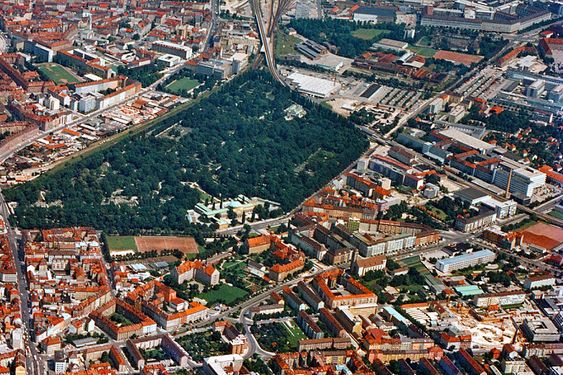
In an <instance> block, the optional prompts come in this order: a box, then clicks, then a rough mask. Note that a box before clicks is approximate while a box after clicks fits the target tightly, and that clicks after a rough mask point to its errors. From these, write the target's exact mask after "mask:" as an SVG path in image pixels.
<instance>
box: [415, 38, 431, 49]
mask: <svg viewBox="0 0 563 375" xmlns="http://www.w3.org/2000/svg"><path fill="white" fill-rule="evenodd" d="M416 44H417V45H419V46H423V47H430V46H431V45H432V41H431V40H430V38H429V37H427V36H423V37H422V38H420V40H419V41H418V42H416Z"/></svg>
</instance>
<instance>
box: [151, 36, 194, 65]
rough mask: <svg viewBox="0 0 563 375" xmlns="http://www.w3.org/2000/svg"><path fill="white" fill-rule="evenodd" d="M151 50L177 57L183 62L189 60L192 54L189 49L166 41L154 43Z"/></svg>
mask: <svg viewBox="0 0 563 375" xmlns="http://www.w3.org/2000/svg"><path fill="white" fill-rule="evenodd" d="M152 49H153V51H157V52H161V53H166V54H169V55H174V56H178V57H180V58H182V59H184V60H188V59H190V58H191V57H192V54H193V52H192V48H191V47H188V46H183V45H181V44H177V43H171V42H167V41H159V42H154V43H153V44H152Z"/></svg>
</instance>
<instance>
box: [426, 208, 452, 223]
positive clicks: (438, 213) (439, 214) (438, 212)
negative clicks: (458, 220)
mask: <svg viewBox="0 0 563 375" xmlns="http://www.w3.org/2000/svg"><path fill="white" fill-rule="evenodd" d="M425 207H426V209H427V210H428V211H431V212H432V213H433V214H435V215H436V217H437V218H438V219H439V220H441V221H445V220H446V219H447V218H448V215H447V214H446V213H445V212H444V211H442V210H441V209H439V208H438V207H434V206H432V205H428V204H427V205H426V206H425Z"/></svg>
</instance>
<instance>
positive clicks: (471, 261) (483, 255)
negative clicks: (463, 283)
mask: <svg viewBox="0 0 563 375" xmlns="http://www.w3.org/2000/svg"><path fill="white" fill-rule="evenodd" d="M495 258H496V254H495V253H493V252H492V251H491V250H480V251H476V252H474V253H467V254H462V255H458V256H455V257H451V258H446V259H440V260H439V261H438V262H436V268H437V269H438V270H439V271H441V272H444V273H450V272H452V271H456V270H461V269H464V268H468V267H473V266H477V265H479V264H485V263H490V262H492V261H494V260H495Z"/></svg>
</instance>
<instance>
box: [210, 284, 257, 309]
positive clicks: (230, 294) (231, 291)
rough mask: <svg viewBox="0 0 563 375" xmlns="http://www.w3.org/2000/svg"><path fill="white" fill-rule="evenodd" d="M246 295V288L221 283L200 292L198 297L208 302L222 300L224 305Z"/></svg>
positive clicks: (212, 302)
mask: <svg viewBox="0 0 563 375" xmlns="http://www.w3.org/2000/svg"><path fill="white" fill-rule="evenodd" d="M247 295H248V292H247V291H246V290H243V289H240V288H237V287H236V286H230V285H227V284H223V285H221V286H220V287H219V288H217V289H214V290H210V291H209V292H207V293H203V294H201V295H200V296H199V297H200V298H203V299H204V300H206V301H207V302H209V304H214V303H216V302H222V303H225V304H226V305H230V304H232V303H234V302H235V301H236V300H239V299H242V298H244V297H246V296H247Z"/></svg>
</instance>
